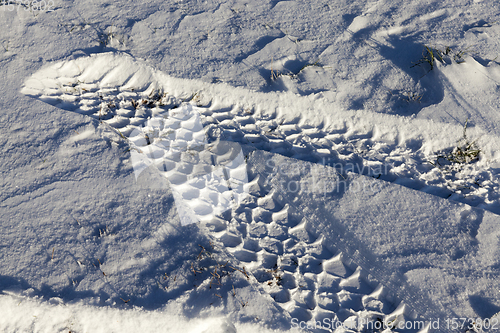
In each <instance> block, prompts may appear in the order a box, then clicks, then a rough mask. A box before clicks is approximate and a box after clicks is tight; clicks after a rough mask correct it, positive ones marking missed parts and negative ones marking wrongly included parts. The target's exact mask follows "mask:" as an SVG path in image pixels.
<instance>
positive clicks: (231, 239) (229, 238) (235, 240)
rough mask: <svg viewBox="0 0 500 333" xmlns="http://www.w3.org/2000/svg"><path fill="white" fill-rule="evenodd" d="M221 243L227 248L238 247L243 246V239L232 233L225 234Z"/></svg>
mask: <svg viewBox="0 0 500 333" xmlns="http://www.w3.org/2000/svg"><path fill="white" fill-rule="evenodd" d="M220 241H221V242H222V243H223V244H224V246H227V247H236V246H238V245H239V244H241V237H239V236H237V235H233V234H231V233H225V234H224V235H222V236H221V237H220Z"/></svg>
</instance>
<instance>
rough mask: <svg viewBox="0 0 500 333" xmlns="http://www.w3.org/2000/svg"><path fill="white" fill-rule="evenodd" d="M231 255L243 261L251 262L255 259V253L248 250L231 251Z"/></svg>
mask: <svg viewBox="0 0 500 333" xmlns="http://www.w3.org/2000/svg"><path fill="white" fill-rule="evenodd" d="M233 255H234V257H235V258H236V259H238V260H240V261H244V262H252V261H257V254H256V253H255V252H252V251H248V250H238V251H235V252H233Z"/></svg>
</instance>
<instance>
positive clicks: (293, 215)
mask: <svg viewBox="0 0 500 333" xmlns="http://www.w3.org/2000/svg"><path fill="white" fill-rule="evenodd" d="M172 81H177V82H174V83H172ZM178 81H180V80H175V79H172V78H169V77H167V76H165V75H163V74H162V73H159V72H156V71H154V70H153V69H151V68H149V67H147V66H145V65H141V64H140V63H138V62H136V61H135V60H133V59H132V58H131V57H129V56H125V55H121V56H120V55H116V54H101V55H95V56H92V57H88V58H78V59H76V60H72V61H68V62H63V63H58V64H55V65H52V66H50V67H47V68H45V69H43V70H42V71H40V72H38V73H36V74H35V75H33V77H32V78H30V79H29V80H28V81H27V82H26V84H25V87H24V88H23V90H22V91H23V93H25V94H28V95H31V96H33V97H37V98H39V99H41V100H43V101H45V102H48V103H50V104H53V105H55V106H57V107H59V108H62V109H66V110H71V111H75V112H78V113H83V114H86V115H90V116H92V117H94V118H95V119H97V120H98V121H100V122H103V123H106V124H107V125H110V126H111V127H112V128H114V129H118V132H119V134H120V136H122V137H123V138H128V141H129V143H130V145H131V149H134V152H132V153H131V158H132V165H133V167H134V170H135V172H136V178H137V177H138V176H139V177H140V173H141V172H142V171H143V170H144V169H145V167H146V166H149V165H153V164H154V165H156V166H158V167H159V171H160V173H161V174H162V175H165V177H166V178H167V179H168V180H169V181H170V184H171V187H172V190H173V191H175V190H176V188H177V187H176V186H177V185H178V184H180V185H183V186H182V190H179V193H182V195H181V196H180V197H178V198H176V205H177V207H178V208H179V207H183V205H182V204H180V202H181V201H183V202H185V203H188V204H187V206H188V207H190V208H191V209H193V210H194V211H196V210H197V208H199V207H200V206H201V208H203V207H206V206H208V207H210V209H208V212H209V214H208V217H207V214H199V213H198V215H197V218H198V219H200V220H202V221H204V222H206V226H207V227H208V229H209V230H211V234H212V237H215V239H218V240H219V241H220V242H221V243H222V244H223V245H224V247H225V248H227V249H228V251H229V253H231V254H232V255H233V256H234V258H236V259H237V260H238V261H239V262H240V266H241V263H246V266H245V267H246V268H245V269H244V270H243V273H244V275H246V274H251V275H252V276H253V277H255V281H254V283H255V282H257V283H261V284H262V285H263V288H264V290H265V291H267V292H268V293H269V294H270V295H271V296H272V297H273V299H274V300H275V301H276V302H277V303H279V304H281V306H282V307H283V309H284V310H286V311H287V312H288V313H290V316H291V317H292V318H295V319H297V320H299V321H311V320H313V321H320V322H323V320H324V319H325V318H326V319H327V320H330V319H332V322H336V323H342V324H343V327H351V328H354V327H358V328H359V329H362V328H361V326H363V324H362V323H363V322H367V321H371V322H375V321H377V320H379V321H381V322H384V323H386V324H387V323H389V322H392V323H398V322H400V321H401V322H408V321H409V320H413V319H423V320H436V319H438V318H439V319H440V320H441V322H444V321H445V319H446V318H452V317H454V316H457V315H458V314H459V316H467V317H470V318H472V317H473V316H481V317H488V318H490V317H492V316H493V315H494V314H495V311H493V310H484V308H485V307H487V304H489V303H488V302H489V301H488V300H489V299H490V298H492V297H494V293H493V294H491V293H490V292H489V291H491V290H498V286H497V285H496V284H495V283H494V282H493V280H492V279H491V277H485V278H484V279H485V280H484V281H481V280H475V281H474V283H472V284H471V283H470V282H467V277H470V276H477V277H479V276H482V274H483V272H484V270H485V269H491V268H492V267H495V265H496V259H494V257H495V256H494V252H491V251H490V250H489V249H490V246H491V244H492V242H493V244H495V245H493V246H494V247H496V246H497V244H496V241H495V240H494V239H495V236H493V238H492V236H491V235H488V234H483V233H481V232H479V233H478V230H479V228H480V226H481V227H482V228H483V229H484V228H486V229H488V228H491V226H492V225H493V224H492V221H493V220H494V218H493V217H492V216H494V215H492V214H489V213H485V212H481V211H473V210H471V208H462V206H463V205H462V206H460V205H457V204H449V203H448V201H446V200H441V201H439V200H437V199H436V198H434V199H432V197H431V196H426V195H423V196H422V195H421V194H420V195H419V194H415V193H417V192H414V191H412V190H405V189H404V188H399V189H396V190H395V189H394V186H392V185H387V184H384V183H382V182H380V181H378V180H374V179H373V178H365V177H364V176H353V175H352V173H351V172H350V171H358V172H360V173H367V174H368V175H370V176H372V177H373V176H375V175H373V172H374V170H377V166H379V168H378V170H379V174H378V176H380V175H381V174H382V172H383V171H384V169H383V167H382V168H381V167H380V166H386V165H389V162H390V161H387V160H384V158H387V157H388V156H392V157H393V158H394V159H397V158H398V157H399V156H397V155H396V154H395V153H394V152H390V153H386V154H380V153H377V155H376V156H377V157H379V158H380V160H379V161H376V163H377V162H378V164H376V163H375V164H374V163H373V161H368V162H367V161H365V160H363V158H362V155H361V154H360V155H361V156H359V155H356V156H353V155H354V152H352V151H349V150H347V149H346V147H349V145H351V146H354V144H353V142H352V141H354V140H356V139H359V138H360V137H361V138H363V137H364V138H366V137H368V138H369V139H370V143H371V144H372V146H374V147H377V146H378V144H379V142H377V141H376V140H374V138H373V134H371V133H367V134H365V135H360V134H359V133H358V135H357V136H356V138H355V139H354V140H353V139H352V138H351V136H349V135H346V136H347V138H346V137H345V136H343V135H342V134H344V133H349V132H353V130H352V129H349V128H344V129H342V130H341V131H339V130H336V131H335V130H330V131H328V127H326V128H325V129H324V130H318V129H317V128H315V127H312V126H310V125H307V124H306V125H304V124H303V122H304V120H300V121H299V120H298V119H297V118H295V119H292V120H291V121H287V120H286V116H290V115H293V114H296V113H298V112H299V111H295V112H294V110H293V109H287V112H286V114H282V115H280V114H278V115H276V113H275V112H273V111H272V110H271V112H269V110H261V112H260V113H256V112H255V110H252V109H249V108H248V107H245V106H241V105H237V102H236V101H235V100H233V102H230V101H224V102H225V103H228V102H230V103H231V104H230V105H229V106H230V107H231V108H230V109H228V108H227V107H223V106H221V105H220V104H221V103H222V102H218V101H217V99H222V100H224V98H225V96H227V95H228V94H231V93H234V91H233V92H229V93H228V92H227V90H228V89H229V88H228V87H223V88H224V90H226V92H225V93H223V94H222V97H221V95H220V94H214V95H213V96H214V97H213V98H211V100H210V102H209V103H208V105H207V106H202V105H203V100H202V99H203V97H202V96H204V95H205V94H207V93H213V90H214V89H217V87H215V88H214V87H212V86H211V85H207V84H202V86H203V88H204V89H200V90H201V91H200V92H198V94H196V95H192V96H189V98H188V99H189V100H190V101H191V102H197V103H198V105H200V106H196V107H195V106H193V105H191V104H186V103H185V100H183V98H182V93H181V94H177V96H176V94H175V90H174V93H173V94H169V93H167V91H171V90H170V89H169V88H172V87H175V86H179V83H178ZM185 84H189V82H187V83H185ZM193 84H196V83H193ZM191 89H192V88H191ZM207 90H208V91H207ZM211 90H212V91H211ZM247 94H250V95H251V93H248V92H247ZM257 96H258V95H257ZM252 97H255V96H252ZM258 97H260V98H263V97H267V95H260V96H258ZM247 98H248V97H247ZM295 98H297V97H295ZM297 99H298V98H297ZM144 123H145V124H146V125H143V124H144ZM202 123H203V124H204V126H205V128H203V127H202V126H201V124H202ZM405 129H406V128H404V127H403V128H402V129H401V128H400V129H399V131H400V133H401V132H403V133H404V130H405ZM378 131H379V133H378V136H380V137H385V136H386V134H385V133H380V129H379V130H378ZM206 138H208V140H207V139H206ZM221 139H222V140H231V141H232V142H235V144H238V143H239V144H241V145H243V146H244V147H247V148H245V149H244V150H246V151H247V152H246V154H245V160H246V163H248V168H249V171H250V173H251V179H252V180H251V182H249V183H247V175H246V171H247V165H246V163H245V161H243V150H242V149H241V147H240V145H237V146H236V149H232V147H229V146H231V145H230V144H227V143H226V144H224V143H223V144H221V141H220V140H221ZM193 141H194V144H191V145H190V142H193ZM231 141H230V142H231ZM209 142H213V143H215V144H212V145H211V144H210V143H209ZM222 142H224V141H222ZM174 145H175V146H176V147H182V148H183V149H184V150H183V152H188V151H190V150H195V152H196V153H195V155H196V156H201V155H202V153H203V152H204V151H205V149H209V150H212V151H213V150H214V149H215V151H216V150H217V147H219V146H221V145H222V146H223V147H228V148H229V149H228V148H225V149H222V150H223V153H222V154H217V152H216V153H215V156H223V155H224V153H227V152H228V151H229V152H230V153H229V155H230V156H231V157H230V158H228V159H227V158H226V160H229V161H235V160H238V158H236V159H235V158H234V156H239V161H238V162H237V163H231V162H230V163H227V162H226V165H230V167H229V170H230V171H229V174H231V171H232V170H238V169H239V170H240V172H239V173H236V174H237V175H238V176H237V177H236V178H237V180H239V182H238V184H239V185H238V187H237V188H239V190H238V191H237V194H243V193H247V194H249V195H247V196H245V197H241V198H239V199H238V200H235V202H233V209H232V211H231V213H229V215H228V214H224V212H225V211H226V210H227V209H228V207H229V206H228V205H227V204H226V205H225V206H224V207H225V209H224V210H222V211H221V210H219V211H217V209H216V206H217V202H218V200H216V201H215V203H214V202H213V201H212V202H211V201H208V200H207V198H210V196H209V195H208V196H204V195H203V192H202V190H203V189H205V188H207V187H209V186H208V185H207V182H206V180H203V181H202V182H201V185H200V184H199V183H200V182H199V180H200V178H192V179H197V183H198V184H197V186H192V185H191V186H186V185H185V182H186V179H187V178H186V177H185V176H183V177H179V173H182V175H185V174H188V175H189V174H191V173H192V172H193V169H194V168H193V166H196V165H197V163H199V164H201V166H202V167H204V166H210V165H211V163H200V160H195V163H193V162H191V163H189V161H192V156H193V154H189V156H187V154H186V155H184V157H182V156H181V157H178V158H176V159H175V161H172V160H173V158H172V157H171V156H172V155H171V154H169V153H168V149H171V147H172V146H174ZM233 146H234V145H233ZM421 146H425V142H423V143H422V144H421ZM149 147H152V148H150V149H149V150H148V151H146V153H144V151H145V148H149ZM158 147H159V148H158ZM196 148H198V149H197V150H196ZM334 148H336V149H334ZM248 149H250V150H248ZM253 149H263V150H267V151H270V152H271V153H268V154H267V155H266V154H264V155H263V153H252V152H251V151H252V150H253ZM233 150H236V153H234V152H233V153H231V152H232V151H233ZM346 150H347V151H346ZM396 151H397V150H396ZM177 152H178V150H177V151H175V153H177ZM275 152H279V153H281V154H282V155H291V156H293V157H295V158H299V159H301V160H306V161H311V160H312V161H313V162H316V164H311V163H307V162H305V161H302V162H294V161H293V160H289V159H287V158H286V157H278V156H274V155H273V154H272V153H275ZM406 153H407V154H409V155H413V156H417V155H418V151H415V152H411V150H410V151H409V152H408V150H407V152H406ZM210 156H213V154H212V155H210ZM332 156H333V158H335V159H334V160H333V163H332V160H331V159H332ZM325 158H328V159H329V160H328V161H329V163H328V164H331V165H332V166H333V167H328V166H325V165H321V164H317V162H320V161H321V160H322V159H323V161H324V160H325ZM208 160H209V161H210V162H211V161H212V160H213V159H212V158H209V159H208ZM186 161H187V162H186ZM369 162H372V163H369ZM215 164H216V165H218V164H221V163H215ZM231 164H233V165H234V164H236V168H232V167H231ZM349 164H350V165H353V166H354V165H355V166H357V167H358V169H357V170H356V169H355V168H351V169H348V168H347V165H349ZM186 165H187V167H186ZM311 165H316V168H317V169H314V168H313V167H311ZM242 166H243V169H241V167H242ZM284 166H285V167H284ZM360 166H361V167H360ZM367 166H368V167H367ZM308 168H310V169H309V170H308ZM185 170H187V172H186V171H185ZM364 170H367V171H364ZM210 171H211V169H209V170H208V172H210ZM241 171H243V172H241ZM301 171H302V172H301ZM314 171H316V172H318V171H319V174H315V172H314ZM385 171H390V169H388V170H385ZM204 173H205V174H206V173H207V170H205V169H204ZM283 175H284V176H283ZM325 176H330V179H329V178H328V177H326V178H325ZM332 177H333V178H332ZM179 178H181V181H177V179H179ZM231 178H232V177H229V178H228V179H229V180H230V179H231ZM233 178H234V177H233ZM377 178H378V177H377ZM139 179H140V178H139ZM222 179H223V178H222V177H219V180H222ZM318 179H321V181H320V184H318ZM242 180H244V182H243V181H242ZM360 180H362V181H361V183H360ZM396 180H397V182H399V178H396ZM219 182H220V181H219ZM403 183H405V182H404V180H403ZM263 184H267V185H268V186H267V187H266V186H264V185H263ZM271 184H272V185H273V186H271V187H269V185H271ZM353 184H356V185H355V186H353ZM382 184H383V185H382ZM410 184H411V183H410ZM172 185H173V186H172ZM304 185H306V187H305V188H304ZM332 186H333V187H332ZM406 186H408V183H406ZM387 188H389V189H390V190H386V189H387ZM225 189H226V190H227V189H228V187H227V185H226V186H225ZM311 189H313V191H311ZM213 193H216V194H219V193H217V191H216V192H213ZM221 193H224V192H223V191H222V192H221ZM283 193H285V195H284V194H283ZM311 195H312V197H311V198H309V197H308V196H311ZM174 196H175V194H174ZM359 202H365V205H364V206H363V205H359ZM408 202H412V203H417V204H416V205H417V207H425V209H423V210H421V211H419V210H418V209H413V208H412V209H410V208H409V207H410V206H409V205H408ZM369 203H372V205H373V206H374V208H373V209H374V210H377V213H371V209H369V212H366V211H363V212H361V211H360V207H362V210H365V209H366V204H369ZM430 206H432V208H433V209H432V211H431V212H430V213H429V212H428V210H429V207H430ZM290 207H294V208H293V209H291V208H290ZM290 209H291V210H292V212H290ZM203 210H204V209H201V210H199V211H203ZM199 211H198V212H199ZM381 211H382V212H381ZM213 212H216V214H215V215H218V217H216V218H214V215H211V214H212V213H213ZM297 212H301V213H297ZM404 212H407V214H408V215H402V213H404ZM221 214H222V215H221ZM390 214H395V216H394V217H390ZM181 215H182V214H181ZM490 215H491V216H490ZM224 216H226V218H224ZM471 216H472V217H471ZM457 218H459V221H458V222H457V221H456V219H457ZM181 219H182V217H181ZM379 219H382V220H381V221H379ZM385 219H388V221H389V222H390V221H394V223H388V222H386V221H385ZM400 220H405V221H407V223H406V224H405V225H401V223H399V221H400ZM413 220H415V222H412V221H413ZM413 225H415V226H413ZM437 225H440V227H437V228H436V226H437ZM347 230H349V231H347ZM417 231H418V232H417ZM319 235H321V236H319ZM354 235H355V236H354ZM382 235H383V236H384V237H382ZM476 238H477V239H478V240H479V242H477V241H476V242H477V243H475V241H474V239H476ZM409 239H411V241H410V242H409V241H408V240H409ZM361 240H365V241H361ZM366 240H367V241H366ZM443 242H446V244H447V245H446V249H447V250H446V251H445V252H443V251H442V249H441V246H442V245H443V244H444V243H443ZM210 245H211V243H210ZM211 246H212V245H211ZM203 251H206V250H205V248H204V247H203ZM203 251H202V252H201V253H203ZM468 252H472V253H474V254H475V255H473V256H472V257H471V258H469V256H467V255H466V254H467V253H468ZM422 253H425V255H424V256H422ZM401 254H405V255H401ZM430 257H432V258H433V262H432V263H429V258H430ZM479 258H481V259H480V260H479ZM476 260H479V262H476ZM226 266H227V263H226V264H225V265H222V264H220V263H219V262H217V265H216V266H215V267H218V268H219V269H223V268H224V267H226ZM459 266H463V267H468V269H469V270H473V271H474V272H476V273H470V272H469V274H468V275H466V276H463V277H462V276H461V275H460V274H458V273H453V274H450V273H448V272H447V270H448V269H457V268H458V267H459ZM191 268H192V270H193V272H194V274H195V275H196V273H197V272H198V273H202V271H203V270H199V271H198V269H199V268H196V267H194V266H192V267H191ZM232 269H233V272H234V271H238V272H241V270H238V269H235V268H232ZM247 269H248V273H247V272H246V270H247ZM215 272H217V269H215ZM405 275H406V278H404V277H403V276H405ZM438 276H439V277H440V278H442V279H457V280H459V281H461V280H460V279H462V282H461V283H459V284H457V286H456V291H455V292H454V293H453V296H451V295H450V294H449V293H448V292H441V293H438V292H436V291H435V290H432V285H428V284H427V283H428V281H433V282H432V283H434V282H435V279H436V278H437V277H438ZM253 277H252V279H253ZM414 277H416V278H414ZM412 278H413V279H412ZM406 279H409V283H410V285H411V286H410V285H408V284H407V282H406ZM478 281H480V283H478ZM212 282H213V280H212V281H211V282H210V287H211V284H212ZM430 290H432V292H429V291H430ZM471 292H472V295H470V293H471ZM479 295H481V296H479ZM398 299H399V301H398ZM401 300H402V301H403V303H405V304H406V305H403V303H401V304H399V302H400V301H401ZM464 301H465V302H468V303H469V304H470V305H469V306H468V307H466V306H464V304H462V302H464ZM242 304H244V303H242ZM433 304H434V305H433ZM478 304H479V305H478ZM484 304H486V305H484ZM398 305H399V307H398ZM479 312H480V313H479ZM318 330H319V331H321V329H318ZM440 330H441V331H444V330H445V328H444V327H440Z"/></svg>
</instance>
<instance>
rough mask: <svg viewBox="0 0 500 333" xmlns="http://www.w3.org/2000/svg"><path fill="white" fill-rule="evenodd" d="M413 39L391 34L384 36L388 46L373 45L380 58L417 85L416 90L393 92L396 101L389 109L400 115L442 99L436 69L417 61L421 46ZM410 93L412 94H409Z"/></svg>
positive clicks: (440, 84)
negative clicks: (388, 36)
mask: <svg viewBox="0 0 500 333" xmlns="http://www.w3.org/2000/svg"><path fill="white" fill-rule="evenodd" d="M416 39H417V38H416V36H411V37H406V38H400V37H398V36H395V37H392V38H389V39H387V42H388V43H389V44H390V46H388V45H383V44H380V43H377V44H376V45H377V46H376V48H377V49H378V51H379V53H380V55H381V56H382V57H384V58H385V59H387V60H389V61H390V62H391V63H392V64H393V65H394V66H396V67H397V68H399V69H400V70H402V71H403V72H404V73H406V74H407V75H408V76H409V77H411V78H412V80H413V81H414V82H415V83H416V84H417V85H419V86H420V87H419V89H418V90H419V91H395V92H394V94H395V95H396V97H399V101H400V102H399V103H394V105H393V109H394V112H396V113H397V114H401V115H408V114H415V113H418V112H419V111H420V110H421V109H423V108H425V107H428V106H430V105H434V104H439V103H440V102H441V101H442V100H443V98H444V87H443V83H442V82H441V79H440V77H439V69H437V68H436V67H434V68H433V69H431V67H430V65H429V64H428V63H425V62H424V63H421V64H419V60H420V59H421V58H422V57H423V52H424V50H425V46H424V45H423V44H422V43H420V42H417V41H416ZM379 81H380V80H379ZM413 93H415V95H412V94H413ZM401 102H403V103H401ZM403 106H405V107H403Z"/></svg>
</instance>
